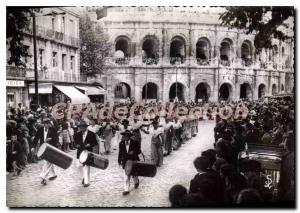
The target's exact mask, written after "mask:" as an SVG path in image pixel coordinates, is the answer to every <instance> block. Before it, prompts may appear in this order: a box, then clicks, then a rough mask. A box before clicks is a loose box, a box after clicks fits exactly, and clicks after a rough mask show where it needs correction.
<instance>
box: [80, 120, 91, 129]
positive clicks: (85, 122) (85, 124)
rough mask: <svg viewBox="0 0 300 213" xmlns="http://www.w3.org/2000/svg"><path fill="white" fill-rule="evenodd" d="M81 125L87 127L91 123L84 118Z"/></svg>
mask: <svg viewBox="0 0 300 213" xmlns="http://www.w3.org/2000/svg"><path fill="white" fill-rule="evenodd" d="M79 126H85V127H87V126H89V123H88V122H87V121H86V120H82V121H80V124H79Z"/></svg>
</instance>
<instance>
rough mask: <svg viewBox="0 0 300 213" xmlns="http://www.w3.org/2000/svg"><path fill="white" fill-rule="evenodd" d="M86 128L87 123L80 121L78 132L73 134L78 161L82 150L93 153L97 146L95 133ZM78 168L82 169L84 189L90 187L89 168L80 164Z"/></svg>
mask: <svg viewBox="0 0 300 213" xmlns="http://www.w3.org/2000/svg"><path fill="white" fill-rule="evenodd" d="M88 126H89V124H88V122H87V121H85V120H82V121H81V122H80V124H79V131H78V132H76V133H75V134H74V143H75V144H76V147H77V159H79V157H80V154H81V152H82V151H83V150H87V151H89V152H93V147H94V146H96V145H97V144H98V143H97V138H96V135H95V133H94V132H92V131H89V130H88V129H87V127H88ZM80 167H81V168H80V169H82V178H83V180H82V184H83V186H84V187H88V186H89V185H90V183H89V182H90V166H88V165H84V164H81V163H80Z"/></svg>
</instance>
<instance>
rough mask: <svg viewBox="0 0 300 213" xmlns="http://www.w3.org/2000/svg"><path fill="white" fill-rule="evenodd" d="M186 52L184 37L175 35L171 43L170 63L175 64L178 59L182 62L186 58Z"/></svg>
mask: <svg viewBox="0 0 300 213" xmlns="http://www.w3.org/2000/svg"><path fill="white" fill-rule="evenodd" d="M185 53H186V49H185V41H184V39H183V38H181V37H178V36H176V37H174V38H173V39H172V41H171V44H170V63H171V64H175V63H176V61H177V62H180V63H181V64H182V63H183V62H184V59H185Z"/></svg>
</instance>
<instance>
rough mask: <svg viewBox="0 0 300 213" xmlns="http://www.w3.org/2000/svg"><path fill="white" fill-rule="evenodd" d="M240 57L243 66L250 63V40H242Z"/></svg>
mask: <svg viewBox="0 0 300 213" xmlns="http://www.w3.org/2000/svg"><path fill="white" fill-rule="evenodd" d="M241 58H242V63H243V65H244V66H246V67H248V66H250V65H251V64H252V45H251V43H250V41H244V42H243V44H242V48H241Z"/></svg>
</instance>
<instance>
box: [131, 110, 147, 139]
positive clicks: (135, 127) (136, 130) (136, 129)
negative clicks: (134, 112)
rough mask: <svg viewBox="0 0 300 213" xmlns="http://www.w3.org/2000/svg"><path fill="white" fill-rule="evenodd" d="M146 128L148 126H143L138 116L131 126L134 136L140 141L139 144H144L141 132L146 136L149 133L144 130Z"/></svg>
mask: <svg viewBox="0 0 300 213" xmlns="http://www.w3.org/2000/svg"><path fill="white" fill-rule="evenodd" d="M144 126H146V125H143V123H142V122H141V121H140V120H138V118H137V117H136V116H135V117H134V118H133V122H132V123H131V124H130V127H131V130H132V134H133V135H134V136H135V137H136V138H137V139H138V141H139V143H141V142H142V135H141V131H143V132H144V133H146V134H147V133H148V132H147V131H146V130H144V129H143V127H144Z"/></svg>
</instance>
